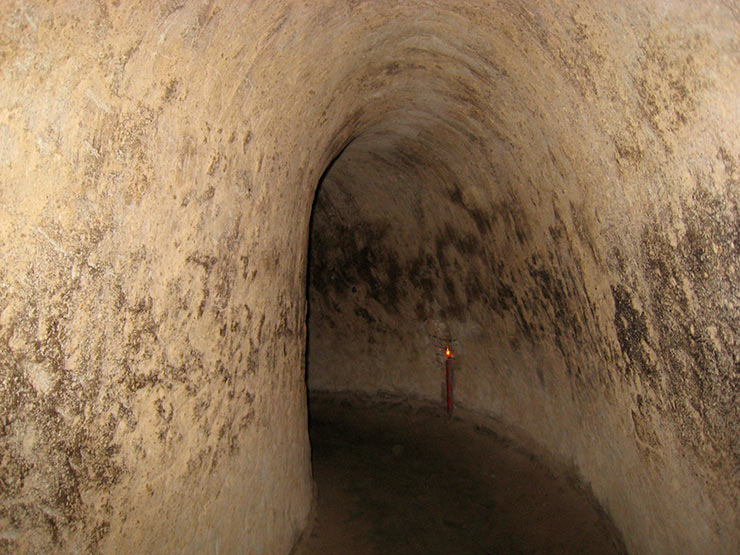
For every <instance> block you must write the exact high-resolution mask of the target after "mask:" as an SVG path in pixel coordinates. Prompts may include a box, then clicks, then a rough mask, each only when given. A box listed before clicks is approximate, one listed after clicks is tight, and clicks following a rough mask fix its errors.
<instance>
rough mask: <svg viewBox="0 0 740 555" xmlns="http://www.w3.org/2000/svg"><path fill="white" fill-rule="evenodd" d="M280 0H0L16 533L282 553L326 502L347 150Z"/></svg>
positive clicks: (7, 522)
mask: <svg viewBox="0 0 740 555" xmlns="http://www.w3.org/2000/svg"><path fill="white" fill-rule="evenodd" d="M270 4H271V3H269V2H252V3H249V4H248V5H247V3H243V2H232V3H227V2H210V3H204V2H157V3H149V2H143V3H134V2H107V1H105V2H84V1H83V2H59V3H54V4H53V5H52V4H50V3H47V2H43V1H39V2H33V1H28V2H12V1H11V2H3V3H2V6H1V7H0V21H2V24H3V31H2V38H1V39H0V71H1V73H0V75H1V84H0V98H1V99H2V101H1V102H0V153H1V154H0V167H1V170H0V175H2V178H1V181H0V182H1V183H2V186H1V187H0V213H1V214H2V215H1V216H0V252H1V253H2V254H1V257H2V258H1V259H2V263H1V264H0V369H1V372H2V379H1V380H0V551H3V552H7V551H11V552H14V551H18V552H33V553H40V552H68V553H73V552H79V553H83V552H88V551H90V552H99V551H103V552H109V553H112V552H119V553H135V552H138V553H175V552H192V553H205V552H231V553H235V552H252V553H280V552H287V551H289V550H290V548H291V547H292V545H293V542H294V541H295V539H296V538H297V537H298V535H299V534H300V533H302V531H303V530H304V529H305V527H306V525H307V523H308V516H309V511H310V507H311V499H312V486H311V478H310V460H309V444H308V438H307V431H306V427H307V426H306V400H305V385H304V376H303V365H304V362H303V361H304V341H305V338H304V336H305V310H306V299H305V293H304V287H305V278H304V276H305V245H306V242H307V225H308V215H309V207H310V196H311V194H312V187H313V186H315V183H316V182H317V180H318V178H319V176H320V173H321V171H322V169H323V167H322V166H323V165H325V164H326V161H327V160H322V156H323V150H322V147H321V146H320V145H319V146H317V144H316V143H315V142H310V143H309V141H308V140H307V139H306V137H305V136H304V135H302V133H312V131H313V128H312V125H316V126H318V117H313V118H309V119H310V120H311V122H312V123H309V124H307V125H305V126H301V127H298V128H296V127H295V126H294V122H295V121H297V119H298V115H297V112H298V111H299V109H300V110H302V109H306V110H309V111H310V110H311V107H310V100H308V101H307V100H306V99H310V97H309V95H308V92H307V91H306V92H305V93H301V92H300V91H299V92H296V91H295V88H296V86H295V79H296V72H298V71H299V70H300V66H301V64H298V66H297V67H292V68H291V64H290V63H289V62H287V61H282V62H280V61H276V60H277V58H279V54H280V52H281V49H280V48H279V47H278V46H277V44H276V43H277V39H276V36H277V35H276V33H277V32H278V31H279V30H280V29H281V27H283V26H284V25H285V23H286V20H287V18H288V15H287V14H286V12H289V11H290V10H289V9H287V8H288V7H287V6H273V7H270ZM307 19H308V16H305V17H303V16H300V17H299V16H296V17H295V18H294V22H293V25H298V26H299V27H301V28H303V27H304V26H305V25H306V20H307ZM288 27H289V26H287V27H286V29H287V28H288ZM293 32H295V29H294V30H293ZM281 40H288V39H287V38H286V37H283V39H281ZM307 52H310V47H309V48H308V50H307V51H306V52H304V54H306V55H307ZM273 63H275V64H276V66H273V65H272V64H273ZM281 67H282V68H283V69H282V70H281V69H280V68H281ZM307 83H309V84H310V82H307ZM316 116H318V114H316ZM316 138H317V135H316V134H314V135H313V139H314V141H315V140H316ZM330 138H331V137H329V138H326V139H324V142H326V143H328V142H329V139H330ZM319 143H321V138H320V137H319ZM329 147H330V145H328V144H327V145H326V148H327V150H328V149H329ZM314 148H317V149H318V150H317V151H314V150H313V149H314ZM309 155H310V158H311V159H310V160H307V157H308V156H309ZM310 184H313V185H310ZM288 199H290V201H288ZM285 221H297V222H303V225H298V226H296V227H294V228H292V229H287V230H286V229H285V226H284V225H283V222H285Z"/></svg>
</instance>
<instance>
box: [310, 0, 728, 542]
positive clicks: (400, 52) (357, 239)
mask: <svg viewBox="0 0 740 555" xmlns="http://www.w3.org/2000/svg"><path fill="white" fill-rule="evenodd" d="M461 5H462V3H457V5H456V6H455V7H451V4H450V5H448V4H445V3H437V4H436V10H435V13H434V14H430V13H428V12H422V13H424V15H423V16H421V15H418V14H417V16H416V18H415V19H414V23H413V24H409V26H408V27H404V26H403V23H404V21H403V18H402V17H401V16H400V15H398V14H397V15H396V18H395V22H394V25H395V29H396V32H391V31H388V33H387V34H385V35H383V39H384V40H380V39H379V40H377V41H376V42H375V43H374V44H373V49H372V56H370V55H369V56H370V59H371V62H370V63H371V64H376V67H377V72H378V74H382V75H384V76H385V77H384V79H385V80H386V81H387V82H386V83H385V85H384V88H383V92H384V93H385V94H386V95H387V97H391V98H387V97H384V101H385V102H387V103H388V104H390V106H387V107H386V109H388V110H389V112H390V113H391V114H392V115H389V116H388V118H387V119H385V120H382V121H377V122H371V123H370V124H369V125H368V126H367V127H366V128H365V129H363V130H362V132H361V133H358V134H357V136H356V138H355V140H354V141H353V142H351V143H350V144H349V145H348V146H347V147H346V149H345V150H344V151H343V152H342V153H341V155H340V156H339V157H338V158H337V160H336V161H335V162H334V163H333V164H332V166H331V167H330V168H329V170H328V172H327V174H326V176H325V177H324V179H323V181H322V185H321V188H320V190H319V192H318V196H317V201H316V207H315V212H314V216H313V226H312V235H311V270H310V283H311V290H310V303H309V304H310V319H309V363H308V372H309V374H308V383H309V388H310V389H313V390H316V391H320V390H324V391H347V390H352V391H363V392H368V393H375V394H377V393H384V394H385V393H390V394H395V395H411V396H416V397H423V398H426V399H430V400H435V401H438V402H440V403H442V399H443V387H444V358H443V355H442V353H443V348H444V346H445V345H446V344H451V345H452V347H453V349H454V350H455V357H456V358H455V360H454V362H453V367H454V368H455V401H456V402H457V403H460V404H461V405H464V406H466V407H469V408H474V409H477V410H481V411H484V412H487V413H489V414H491V415H493V416H495V417H497V418H500V419H502V420H504V421H505V422H507V423H510V424H514V425H515V426H517V427H519V428H520V429H521V430H523V431H524V432H525V433H526V434H527V435H529V436H530V437H532V438H534V439H535V440H536V441H537V442H539V443H540V444H542V445H544V446H545V447H546V448H547V449H548V450H549V451H550V452H552V453H554V454H555V455H556V456H557V457H558V458H559V459H560V460H562V461H565V462H566V463H567V464H571V465H572V466H573V467H574V468H575V469H576V471H577V472H578V473H579V474H580V475H581V477H582V478H583V479H584V481H585V482H586V483H587V484H588V485H589V487H591V488H592V489H593V491H594V493H595V494H596V496H597V498H598V499H599V501H600V502H601V503H602V504H603V506H604V507H605V508H606V510H607V511H608V512H609V513H610V514H611V515H612V517H613V518H614V520H615V522H616V524H617V526H618V527H619V528H620V529H621V531H622V533H623V534H624V536H625V541H626V544H627V546H628V548H629V549H630V550H631V551H635V552H715V551H716V552H731V551H732V550H733V549H734V548H735V546H737V545H738V543H739V542H740V521H739V519H738V518H739V517H738V510H737V507H738V501H739V498H738V494H739V493H740V482H739V481H738V474H737V468H738V462H739V461H740V449H739V447H740V442H739V440H740V436H739V435H738V429H740V428H739V427H738V424H739V423H740V412H739V410H738V406H739V405H738V391H740V387H739V385H740V383H739V380H740V374H738V368H739V367H738V362H737V360H738V355H737V341H738V336H737V331H736V330H737V329H738V321H737V319H738V313H739V312H738V302H739V301H738V296H737V287H736V285H735V281H736V277H735V276H736V275H737V272H738V270H739V269H740V268H738V256H737V255H738V245H740V243H738V239H739V238H738V235H737V234H738V229H740V228H739V227H738V226H739V222H740V220H739V219H738V212H737V209H738V208H737V201H738V188H737V185H738V181H737V179H738V173H737V172H738V152H740V149H739V147H740V142H738V138H739V136H738V131H737V130H738V126H737V120H738V92H739V91H740V87H739V82H738V71H737V70H738V60H737V57H736V56H735V55H734V54H732V53H733V52H736V51H737V47H738V36H739V35H738V17H737V16H738V14H737V10H736V9H735V8H733V7H732V6H731V5H728V4H722V3H715V4H713V3H702V4H701V5H700V6H698V7H696V9H694V5H692V6H689V5H688V4H687V3H680V2H668V3H666V2H663V3H656V4H644V3H643V4H642V5H641V6H637V5H635V4H634V3H627V2H625V3H614V2H611V3H596V4H594V5H591V6H579V7H573V6H571V5H569V4H568V3H566V2H563V3H559V2H553V3H507V2H498V3H495V5H489V6H488V7H484V6H483V5H477V6H476V7H475V8H473V7H472V6H473V5H472V4H467V3H465V7H469V8H470V10H469V11H468V10H465V9H460V6H461ZM447 7H450V11H449V12H448V11H446V8H447ZM476 8H477V9H476ZM401 29H403V31H401ZM459 29H465V32H464V33H462V32H460V31H458V30H459ZM379 34H381V33H379ZM412 37H413V38H412ZM420 44H423V45H424V47H420ZM414 83H415V84H416V87H417V90H416V94H415V95H411V94H408V90H409V88H411V87H414V86H415V85H414ZM398 98H402V99H403V100H402V101H401V100H398ZM395 102H398V104H402V103H403V106H404V108H403V109H401V108H398V109H396V105H395Z"/></svg>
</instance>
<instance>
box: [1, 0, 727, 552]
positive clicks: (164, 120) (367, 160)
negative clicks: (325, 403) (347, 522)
mask: <svg viewBox="0 0 740 555" xmlns="http://www.w3.org/2000/svg"><path fill="white" fill-rule="evenodd" d="M739 21H740V14H739V13H738V9H737V8H736V6H735V5H734V4H733V3H731V2H721V1H717V2H691V3H689V2H678V1H675V2H645V3H640V4H639V5H638V4H637V3H633V2H627V1H622V2H620V1H616V2H615V1H610V2H595V3H589V4H585V5H581V6H578V5H575V4H573V3H572V2H566V1H552V2H534V1H531V2H530V1H524V2H512V1H504V0H500V1H493V2H473V1H457V2H450V1H436V2H431V1H421V0H420V1H412V2H393V1H390V0H389V1H384V0H383V1H377V2H359V1H339V0H333V1H330V0H326V1H322V0H319V1H310V2H309V1H303V2H299V1H283V2H275V1H262V0H255V1H252V2H241V1H236V0H234V1H231V2H229V1H225V0H224V1H212V2H195V1H177V2H176V1H169V2H164V1H162V2H152V3H149V2H133V1H132V2H129V1H125V0H124V1H113V0H111V1H105V0H101V1H96V2H94V1H92V0H91V1H84V0H81V1H77V2H57V3H53V4H50V3H48V2H43V1H41V0H26V1H25V2H20V1H12V0H11V1H9V2H3V3H2V5H0V22H2V25H3V27H2V32H1V33H0V257H1V262H2V263H1V264H0V547H1V548H2V549H3V550H10V551H13V550H19V551H70V552H71V551H84V550H86V549H88V550H92V551H98V550H101V551H120V552H124V551H138V552H173V551H187V552H203V551H210V552H217V551H225V552H229V551H231V552H233V551H247V552H255V553H266V552H275V553H279V552H286V551H289V550H290V548H291V546H292V545H293V543H294V542H295V540H296V538H297V537H298V535H299V534H300V533H301V532H302V531H304V530H305V529H306V527H307V526H308V524H309V513H310V509H311V503H312V491H311V489H312V486H311V474H310V472H311V471H310V458H309V443H308V437H307V431H306V398H305V383H304V358H305V348H306V343H305V334H306V310H307V302H306V300H307V299H306V290H305V287H306V265H307V258H308V240H309V220H310V217H311V210H312V203H313V200H314V193H315V191H316V187H317V184H318V182H319V180H320V178H321V176H322V175H323V173H324V171H325V170H326V168H327V165H328V164H329V162H330V161H332V160H333V159H334V158H335V157H336V156H337V155H338V154H340V152H341V156H339V158H338V159H337V160H336V162H335V163H334V164H333V165H332V166H331V168H330V170H329V171H328V172H327V174H326V177H325V179H324V180H323V185H322V188H321V191H320V194H319V198H318V200H317V203H316V207H315V213H314V217H313V240H312V243H311V244H312V260H313V264H312V269H311V283H312V290H311V294H310V304H311V320H310V322H309V326H310V328H311V342H310V353H309V368H310V371H309V385H310V386H312V387H315V388H316V389H355V390H363V391H370V392H376V391H394V392H398V393H403V394H413V395H419V396H423V397H427V398H436V397H438V396H439V394H440V375H439V367H440V364H439V363H440V361H439V359H438V352H437V348H438V346H439V343H440V342H444V341H446V340H453V343H454V345H455V346H456V348H457V351H458V358H457V359H456V363H457V364H458V373H457V390H456V395H457V398H458V400H459V402H461V403H464V404H466V405H468V406H470V407H471V408H475V409H479V410H482V411H485V412H488V413H490V414H492V415H494V416H496V417H498V418H501V419H502V420H504V421H506V422H508V423H510V424H513V425H515V426H517V427H519V428H520V429H522V430H523V431H524V432H525V433H526V434H528V435H529V436H530V437H532V438H533V439H534V440H536V441H537V442H539V443H540V444H542V445H543V446H544V447H545V448H547V449H548V450H549V451H551V452H552V453H553V454H554V455H555V456H557V457H560V458H562V459H564V460H566V461H569V462H571V463H572V464H573V465H574V466H575V467H576V469H577V471H578V472H579V473H580V475H581V476H582V477H583V478H584V480H585V481H586V482H587V483H588V484H589V485H590V487H591V488H592V489H593V491H594V493H595V494H596V496H597V498H598V499H599V501H600V502H601V503H602V504H603V505H604V507H605V508H606V509H607V511H608V512H609V513H610V514H611V515H612V517H613V518H614V520H615V523H616V524H617V526H618V527H619V528H620V530H621V531H622V533H623V534H624V536H625V541H626V542H627V545H628V547H629V548H631V549H632V550H634V551H680V550H683V551H686V550H693V551H705V552H706V551H715V552H717V551H718V552H721V551H730V550H731V549H732V548H733V546H736V545H738V543H740V532H739V531H738V530H739V528H740V524H739V522H738V510H737V507H738V497H739V495H740V483H739V482H740V479H739V478H738V472H737V469H738V464H739V462H740V444H739V443H738V439H739V437H738V434H739V433H740V432H738V430H740V415H739V414H738V410H739V409H738V399H737V397H738V389H739V384H738V381H740V371H739V367H738V361H737V359H738V354H737V353H738V345H737V341H738V336H737V332H736V330H737V329H738V321H737V320H738V314H739V312H738V304H739V303H740V297H739V296H738V292H737V288H736V285H735V283H736V281H737V276H736V273H737V271H738V269H739V268H738V265H739V263H738V260H740V258H738V253H739V252H740V235H739V234H738V229H740V227H739V225H740V224H739V222H740V217H739V216H738V212H737V201H738V180H740V135H739V133H740V125H739V124H740V110H739V108H738V93H739V92H740V71H738V70H739V69H740V67H738V66H740V63H739V62H738V58H737V52H738V47H739V46H740V44H738V41H739V39H738V37H739V36H740V23H739ZM345 147H346V148H345Z"/></svg>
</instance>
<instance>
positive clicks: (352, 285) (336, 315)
mask: <svg viewBox="0 0 740 555" xmlns="http://www.w3.org/2000/svg"><path fill="white" fill-rule="evenodd" d="M369 134H370V135H371V136H372V131H371V132H370V133H369ZM373 146H374V144H373V141H372V140H370V141H369V140H368V139H367V137H363V135H360V136H358V137H357V138H355V139H354V140H352V141H350V142H348V143H347V144H346V145H345V146H344V147H343V148H342V149H341V150H340V152H339V154H338V155H337V156H335V157H334V159H332V160H331V162H330V163H329V164H328V166H327V169H326V170H325V171H324V173H323V175H322V178H321V180H320V182H319V185H318V187H317V191H316V194H315V198H314V202H313V207H312V212H311V218H310V233H309V253H308V268H307V272H306V276H307V278H306V279H307V284H306V285H307V286H306V291H307V297H308V299H307V302H308V310H307V344H306V383H307V391H308V414H309V437H310V440H311V445H312V467H313V476H314V479H315V481H316V485H317V493H318V497H317V499H318V505H317V516H316V524H315V527H314V530H313V532H312V535H311V537H310V538H309V539H308V540H307V542H306V543H305V545H303V547H302V549H304V550H305V552H306V553H322V552H326V550H331V549H332V548H333V547H334V546H336V545H343V546H344V548H346V549H347V550H348V551H351V552H358V553H360V552H383V553H450V552H466V553H475V552H490V551H491V550H495V551H502V550H503V551H508V552H518V551H531V550H534V551H537V550H543V549H551V548H552V546H554V545H556V546H559V548H562V549H565V550H575V551H583V550H586V551H598V552H602V553H623V552H625V548H624V543H623V541H622V539H621V535H620V533H619V532H618V531H617V530H616V528H615V527H614V525H613V524H612V522H611V520H610V518H609V517H608V516H607V514H606V513H605V512H604V510H603V509H602V508H601V506H600V505H599V504H598V502H597V501H596V500H595V498H594V497H593V494H592V493H591V492H590V490H588V489H587V488H585V487H584V486H583V485H582V484H581V483H580V480H579V479H578V477H577V476H576V473H575V472H574V471H573V469H570V468H566V467H564V466H563V465H562V464H560V463H559V462H558V461H555V460H553V459H552V458H551V457H550V456H549V455H548V454H547V453H546V452H544V451H543V450H542V449H540V448H539V447H538V446H537V445H535V444H533V443H532V442H531V441H529V440H528V438H525V437H523V436H517V435H516V434H515V433H514V434H512V431H511V430H507V429H505V428H504V427H501V423H500V422H499V421H497V420H495V419H491V418H488V417H486V416H485V415H483V414H481V413H479V412H476V411H471V410H468V409H467V408H466V407H465V406H464V405H463V406H462V407H460V408H458V409H455V410H456V412H454V415H453V414H450V413H447V412H445V408H444V406H445V405H444V403H445V400H444V387H445V380H444V378H445V375H444V372H443V371H442V370H443V369H444V348H445V346H448V345H449V346H451V347H452V348H453V349H454V352H455V359H454V370H455V372H475V371H476V368H475V367H474V366H473V365H471V366H469V367H466V366H465V362H466V359H465V350H464V347H463V348H461V341H460V340H458V339H457V338H455V337H454V336H453V332H452V329H455V327H457V329H458V330H460V329H463V330H464V328H462V326H460V324H459V323H453V324H452V325H450V323H448V321H447V319H451V320H454V319H458V320H459V319H461V318H462V317H463V314H465V312H466V309H465V306H464V303H465V302H466V300H467V299H464V298H461V295H465V294H466V293H463V292H458V291H457V290H456V288H457V287H461V286H460V284H459V283H456V282H455V281H453V276H454V275H455V271H457V272H458V273H459V271H460V270H461V268H462V264H464V262H465V260H466V258H465V257H466V256H467V255H475V254H476V253H479V252H481V250H482V247H481V246H480V244H479V243H480V241H481V237H480V235H477V234H476V232H479V231H480V229H479V228H478V222H476V221H475V219H474V217H472V216H470V211H469V210H468V208H467V207H465V206H464V203H463V201H462V199H463V195H464V193H463V191H462V190H461V189H460V188H459V186H458V185H456V184H455V185H454V186H453V187H452V188H451V189H443V188H442V185H441V181H442V180H439V179H437V180H431V183H429V182H426V183H425V182H423V181H422V180H423V179H424V178H425V176H428V175H430V174H429V173H427V172H425V171H424V168H422V167H420V164H422V163H423V161H424V158H423V157H422V158H415V157H414V156H411V155H409V154H408V150H409V149H411V150H413V151H416V152H421V151H423V150H424V149H423V147H420V146H419V145H417V144H414V143H413V142H408V141H398V142H395V141H394V143H393V146H394V148H398V151H393V150H390V151H389V150H386V151H381V152H377V151H373V149H372V147H373ZM440 165H441V166H442V172H441V173H443V174H444V175H445V176H446V177H449V175H450V172H449V170H448V168H444V164H440ZM438 173H440V170H439V169H438V170H437V172H431V175H435V174H438ZM409 176H410V177H409ZM452 182H453V183H456V182H457V180H455V179H452ZM414 189H415V190H414ZM424 195H430V196H431V197H433V198H432V200H431V201H429V200H425V199H424V198H423V197H424ZM435 197H438V198H435ZM394 199H395V200H396V202H395V203H394V202H393V200H394ZM440 199H441V200H440ZM456 203H457V204H458V205H463V213H465V214H467V216H468V218H469V221H467V222H466V223H467V224H468V225H472V226H476V227H474V229H475V230H476V231H467V232H465V231H463V237H462V238H460V237H458V236H457V235H456V231H455V228H454V226H453V225H452V223H450V221H449V220H448V219H447V218H446V217H445V216H446V215H448V214H449V213H450V211H454V210H455V208H454V205H455V204H456ZM425 205H426V206H436V207H437V209H436V212H434V213H433V214H432V215H431V217H430V215H429V214H425V213H424V206H425ZM450 205H452V207H451V206H450ZM438 220H441V221H442V222H443V223H442V231H441V237H442V238H440V237H439V235H438V236H437V237H435V235H434V234H431V233H424V231H423V230H424V224H425V222H428V221H432V222H435V225H437V224H438V223H439V222H438ZM399 235H402V236H404V237H406V240H405V241H397V240H396V237H397V236H399ZM415 241H416V243H415ZM409 246H411V247H412V248H413V246H416V248H417V249H418V251H417V256H416V257H415V258H414V260H413V261H412V262H411V263H410V264H405V265H404V264H403V263H400V262H398V260H403V256H404V248H408V247H409ZM418 253H423V254H421V255H419V254H418ZM440 260H441V263H440ZM438 294H442V295H443V296H444V299H443V301H442V302H440V301H439V300H438V299H437V298H436V295H438ZM471 296H472V295H471ZM409 299H414V301H413V302H409ZM463 335H465V331H463ZM420 337H421V340H419V338H420ZM412 341H413V342H414V343H416V344H411V343H412ZM403 344H405V348H406V351H405V352H403V356H402V357H401V360H402V362H401V363H399V362H398V361H396V362H395V363H394V361H393V358H394V355H393V353H394V352H398V351H401V349H402V348H403V346H404V345H403ZM422 350H423V351H425V353H424V355H423V356H422V357H420V358H422V360H413V357H415V356H418V354H419V351H422ZM404 364H405V365H407V367H404ZM409 370H410V371H409ZM406 374H410V376H409V375H406ZM453 397H454V390H453ZM512 437H513V438H516V439H513V440H512ZM543 507H544V508H543ZM339 515H354V516H350V517H349V518H347V517H340V516H339ZM573 523H578V524H577V525H576V526H573Z"/></svg>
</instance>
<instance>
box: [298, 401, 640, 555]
mask: <svg viewBox="0 0 740 555" xmlns="http://www.w3.org/2000/svg"><path fill="white" fill-rule="evenodd" d="M309 405H310V415H311V420H310V434H311V445H312V463H313V473H314V479H315V481H316V487H317V508H316V511H315V522H314V526H313V529H312V531H311V533H310V535H309V534H307V535H306V537H305V538H304V540H303V541H302V542H301V544H300V545H299V546H298V547H297V549H296V552H297V553H301V554H312V553H317V554H318V553H322V554H328V553H335V554H339V553H353V554H360V553H446V554H449V553H625V552H626V550H625V547H624V543H623V541H622V539H621V536H620V534H619V532H618V531H617V530H616V528H615V527H614V525H613V524H612V522H611V520H610V519H609V517H608V515H606V513H605V512H604V511H603V510H602V509H601V508H600V506H599V505H598V503H597V502H596V501H595V499H594V498H593V496H592V495H590V493H589V492H588V490H586V489H585V488H584V487H583V486H582V485H581V484H580V483H579V482H578V481H577V480H576V479H575V478H574V475H573V473H572V472H570V471H568V470H567V469H558V468H555V466H554V465H550V464H547V463H545V462H543V460H542V457H539V456H537V455H535V454H534V453H532V452H530V451H529V450H528V449H526V448H524V447H523V446H521V445H519V444H518V443H516V442H514V441H512V440H511V439H509V438H507V437H506V436H505V435H503V434H504V433H505V430H504V428H503V427H500V426H499V425H497V424H496V423H495V422H488V421H485V422H483V421H482V420H481V419H480V418H477V419H476V418H470V415H469V414H468V415H466V413H464V412H462V413H461V415H459V414H460V413H457V415H455V416H453V417H452V418H448V416H447V415H446V413H445V412H444V410H443V408H442V407H436V406H432V405H430V404H426V403H422V402H415V401H409V400H407V399H396V398H388V397H386V398H369V397H365V396H359V395H348V394H342V395H328V394H314V395H312V396H311V398H310V401H309ZM482 422H483V423H482Z"/></svg>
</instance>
